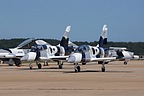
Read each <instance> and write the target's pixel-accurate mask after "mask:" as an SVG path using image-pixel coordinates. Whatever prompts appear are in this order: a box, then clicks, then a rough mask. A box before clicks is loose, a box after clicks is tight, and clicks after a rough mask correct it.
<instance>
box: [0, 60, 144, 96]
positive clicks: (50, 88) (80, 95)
mask: <svg viewBox="0 0 144 96" xmlns="http://www.w3.org/2000/svg"><path fill="white" fill-rule="evenodd" d="M73 68H74V66H73V65H72V64H66V63H64V66H63V69H58V66H57V64H56V63H52V64H50V66H44V67H43V68H42V69H37V66H34V68H33V69H32V70H30V69H29V66H28V64H23V66H21V67H16V66H8V65H6V64H0V96H144V61H130V62H129V63H128V65H124V64H123V62H120V61H119V62H111V63H109V64H108V65H106V72H101V65H98V64H97V63H96V64H95V63H90V64H87V65H84V66H81V72H79V73H75V72H74V69H73Z"/></svg>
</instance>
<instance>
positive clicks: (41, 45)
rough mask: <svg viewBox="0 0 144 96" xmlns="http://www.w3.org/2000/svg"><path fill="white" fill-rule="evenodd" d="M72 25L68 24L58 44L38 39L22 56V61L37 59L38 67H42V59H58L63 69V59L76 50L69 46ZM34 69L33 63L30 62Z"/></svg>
mask: <svg viewBox="0 0 144 96" xmlns="http://www.w3.org/2000/svg"><path fill="white" fill-rule="evenodd" d="M70 29H71V26H67V27H66V30H65V33H64V35H63V37H62V39H61V41H60V44H59V45H57V46H52V45H50V44H48V43H47V42H45V41H43V40H37V41H35V42H36V44H37V45H36V46H35V47H34V48H32V49H31V51H30V52H29V53H28V54H26V55H25V56H24V57H22V58H21V61H36V65H37V66H38V69H41V67H42V65H41V64H40V61H51V60H53V61H56V62H58V66H59V69H62V65H63V62H62V61H63V60H66V58H68V55H69V54H70V53H71V52H72V51H73V50H74V49H73V47H72V46H68V43H69V36H70ZM70 44H71V45H73V44H72V43H70ZM29 67H30V69H32V67H33V66H32V64H31V63H30V64H29Z"/></svg>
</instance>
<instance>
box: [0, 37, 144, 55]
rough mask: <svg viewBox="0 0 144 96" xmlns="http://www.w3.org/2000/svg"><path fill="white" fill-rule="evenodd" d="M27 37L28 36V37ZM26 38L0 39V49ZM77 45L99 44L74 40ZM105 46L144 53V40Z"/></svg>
mask: <svg viewBox="0 0 144 96" xmlns="http://www.w3.org/2000/svg"><path fill="white" fill-rule="evenodd" d="M26 39H27V38H26ZM26 39H25V38H16V39H0V49H2V48H15V47H16V46H17V45H19V44H20V43H21V42H23V41H24V40H26ZM42 40H44V41H46V42H48V43H49V44H51V45H58V44H59V42H60V40H57V39H42ZM73 43H74V44H76V45H83V44H89V45H91V46H96V45H97V44H98V41H94V42H87V41H85V42H82V41H73ZM34 45H35V43H34V42H32V43H30V44H28V45H27V46H24V48H29V47H30V46H34ZM104 47H105V48H108V47H126V48H127V49H128V51H132V52H134V53H135V54H137V55H140V56H142V55H144V42H108V43H107V45H106V46H104Z"/></svg>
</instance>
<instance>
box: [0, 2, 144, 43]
mask: <svg viewBox="0 0 144 96" xmlns="http://www.w3.org/2000/svg"><path fill="white" fill-rule="evenodd" d="M104 24H106V25H107V27H108V41H113V42H144V29H143V28H144V0H0V39H11V38H37V39H40V38H45V39H58V40H60V39H61V37H62V36H63V34H64V32H65V28H66V26H68V25H70V26H71V33H70V40H71V41H88V42H93V41H98V40H99V36H100V33H101V30H102V26H103V25H104Z"/></svg>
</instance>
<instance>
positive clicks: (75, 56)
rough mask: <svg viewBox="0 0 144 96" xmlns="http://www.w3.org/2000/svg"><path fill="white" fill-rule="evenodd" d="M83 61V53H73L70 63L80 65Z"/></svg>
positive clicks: (69, 59)
mask: <svg viewBox="0 0 144 96" xmlns="http://www.w3.org/2000/svg"><path fill="white" fill-rule="evenodd" d="M81 60H82V54H81V53H72V54H71V55H70V56H69V58H68V62H69V63H79V62H81Z"/></svg>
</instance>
